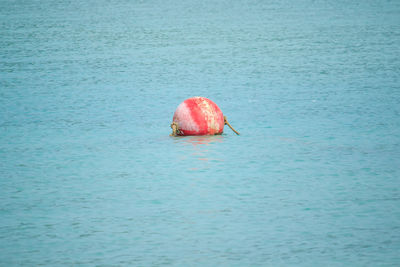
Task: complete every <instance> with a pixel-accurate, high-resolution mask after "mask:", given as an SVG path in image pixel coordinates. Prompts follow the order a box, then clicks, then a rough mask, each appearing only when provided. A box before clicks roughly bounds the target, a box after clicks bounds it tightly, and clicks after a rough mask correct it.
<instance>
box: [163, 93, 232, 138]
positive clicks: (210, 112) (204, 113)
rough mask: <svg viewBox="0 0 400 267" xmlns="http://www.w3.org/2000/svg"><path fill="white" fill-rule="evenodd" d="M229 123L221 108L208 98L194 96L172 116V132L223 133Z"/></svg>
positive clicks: (174, 133) (183, 134)
mask: <svg viewBox="0 0 400 267" xmlns="http://www.w3.org/2000/svg"><path fill="white" fill-rule="evenodd" d="M225 124H227V125H228V126H229V127H231V129H232V130H233V131H234V132H235V133H236V134H239V133H238V132H236V131H235V130H234V129H233V128H232V126H230V124H229V123H228V121H227V119H226V117H224V115H223V114H222V111H221V110H220V108H219V107H218V106H217V104H215V103H214V102H213V101H211V100H210V99H208V98H205V97H199V96H196V97H192V98H188V99H186V100H185V101H183V102H182V103H181V104H180V105H179V106H178V107H177V109H176V110H175V113H174V117H173V118H172V124H171V128H172V134H171V135H173V136H176V135H181V136H185V135H215V134H222V132H223V131H224V125H225Z"/></svg>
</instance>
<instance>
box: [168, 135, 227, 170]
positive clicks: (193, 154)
mask: <svg viewBox="0 0 400 267" xmlns="http://www.w3.org/2000/svg"><path fill="white" fill-rule="evenodd" d="M173 138H174V139H175V140H174V141H175V143H178V144H181V145H183V146H182V148H183V149H184V155H182V156H181V157H180V160H183V161H188V163H191V164H190V166H188V167H189V168H188V169H189V170H192V171H193V170H205V169H209V168H210V165H209V163H210V162H221V161H223V159H221V158H219V153H218V149H217V144H221V143H223V142H224V136H223V135H210V136H181V137H173ZM193 159H194V160H195V161H193ZM199 161H200V162H203V163H204V164H202V163H199ZM193 163H194V165H193ZM199 164H200V165H199Z"/></svg>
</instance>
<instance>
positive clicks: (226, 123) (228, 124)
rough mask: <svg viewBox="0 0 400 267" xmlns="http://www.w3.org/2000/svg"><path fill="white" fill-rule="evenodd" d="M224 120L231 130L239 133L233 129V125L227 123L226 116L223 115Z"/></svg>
mask: <svg viewBox="0 0 400 267" xmlns="http://www.w3.org/2000/svg"><path fill="white" fill-rule="evenodd" d="M224 122H225V125H228V126H229V128H231V129H232V131H234V132H235V134H237V135H240V133H239V132H238V131H236V130H235V129H233V127H232V126H231V125H230V124H229V122H228V119H227V118H226V116H224Z"/></svg>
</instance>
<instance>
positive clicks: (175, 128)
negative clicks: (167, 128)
mask: <svg viewBox="0 0 400 267" xmlns="http://www.w3.org/2000/svg"><path fill="white" fill-rule="evenodd" d="M171 128H172V134H171V136H177V135H178V134H179V127H178V123H177V122H173V123H171Z"/></svg>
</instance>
